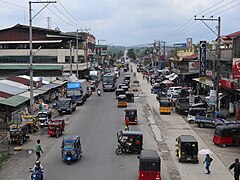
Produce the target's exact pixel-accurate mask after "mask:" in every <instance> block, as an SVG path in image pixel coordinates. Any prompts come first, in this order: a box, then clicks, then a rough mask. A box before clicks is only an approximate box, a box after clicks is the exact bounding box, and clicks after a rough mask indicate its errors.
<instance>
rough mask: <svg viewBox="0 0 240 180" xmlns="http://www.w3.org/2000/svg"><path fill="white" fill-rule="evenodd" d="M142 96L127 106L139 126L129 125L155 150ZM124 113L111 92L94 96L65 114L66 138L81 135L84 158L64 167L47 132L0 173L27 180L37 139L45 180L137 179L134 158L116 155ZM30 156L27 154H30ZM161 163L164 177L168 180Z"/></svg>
mask: <svg viewBox="0 0 240 180" xmlns="http://www.w3.org/2000/svg"><path fill="white" fill-rule="evenodd" d="M144 102H146V100H145V97H140V98H136V102H135V103H131V104H129V106H130V107H136V108H137V109H138V111H139V121H140V122H139V125H137V126H130V129H132V130H141V131H142V132H143V133H144V147H145V149H157V148H158V147H157V144H156V142H155V140H154V138H153V134H152V131H151V128H150V127H149V126H148V121H147V118H146V117H145V113H144V108H145V103H144ZM123 116H124V112H123V109H121V108H117V101H116V99H115V96H114V93H111V92H109V93H107V92H106V93H102V96H100V97H98V96H97V95H96V94H95V93H94V94H93V95H92V96H91V97H90V98H89V99H88V100H87V102H86V103H85V104H84V105H83V106H81V107H77V110H76V112H74V113H73V114H72V115H71V116H70V115H65V118H66V119H67V121H66V123H67V129H66V133H65V135H73V134H79V135H80V136H81V142H82V148H83V157H82V159H81V160H80V161H77V162H75V163H73V164H72V165H70V166H69V165H67V164H66V163H64V162H63V161H62V159H61V150H60V146H61V140H62V137H60V138H55V137H49V136H48V135H47V132H46V130H43V131H42V132H39V133H38V134H37V135H33V136H32V137H31V139H32V140H31V141H29V142H27V143H26V144H24V145H23V151H21V152H18V153H17V154H16V155H15V156H13V157H12V159H11V161H10V162H9V163H7V164H6V166H5V167H4V168H3V169H2V170H1V171H0V177H1V179H3V180H5V179H6V180H22V179H30V173H29V172H28V168H29V167H31V166H32V165H33V163H34V160H35V155H34V151H33V149H34V147H35V142H36V139H38V138H40V139H41V141H42V147H43V150H44V154H43V156H42V158H41V162H42V164H43V167H44V169H45V174H44V176H45V179H50V180H53V179H57V180H66V179H67V180H71V179H74V180H75V179H83V180H112V179H119V180H120V179H121V180H131V179H132V180H133V179H137V177H138V160H137V155H126V154H125V155H121V156H117V155H116V154H115V148H116V145H117V137H116V133H117V132H118V131H119V130H121V129H123V127H124V121H123ZM31 151H32V153H30V154H29V152H31ZM164 163H165V162H164V161H163V170H164V173H163V177H164V179H168V174H167V173H166V172H167V171H166V170H165V169H166V168H165V167H166V166H164ZM10 172H11V173H10Z"/></svg>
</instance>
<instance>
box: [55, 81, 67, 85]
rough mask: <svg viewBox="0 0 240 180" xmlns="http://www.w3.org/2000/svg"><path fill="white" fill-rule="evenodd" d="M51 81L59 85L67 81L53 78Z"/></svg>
mask: <svg viewBox="0 0 240 180" xmlns="http://www.w3.org/2000/svg"><path fill="white" fill-rule="evenodd" d="M52 83H54V84H59V85H63V84H65V83H67V81H60V80H55V81H53V82H52Z"/></svg>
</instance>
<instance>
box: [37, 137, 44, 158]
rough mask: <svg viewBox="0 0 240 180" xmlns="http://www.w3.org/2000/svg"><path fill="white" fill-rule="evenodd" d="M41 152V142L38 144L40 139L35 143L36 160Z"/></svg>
mask: <svg viewBox="0 0 240 180" xmlns="http://www.w3.org/2000/svg"><path fill="white" fill-rule="evenodd" d="M41 152H42V153H43V150H42V148H41V144H40V139H38V140H37V144H36V155H37V161H38V160H39V159H40V157H41Z"/></svg>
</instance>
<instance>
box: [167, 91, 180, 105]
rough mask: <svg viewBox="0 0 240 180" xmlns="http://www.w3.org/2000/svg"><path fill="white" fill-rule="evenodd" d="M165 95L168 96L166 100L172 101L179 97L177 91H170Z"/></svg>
mask: <svg viewBox="0 0 240 180" xmlns="http://www.w3.org/2000/svg"><path fill="white" fill-rule="evenodd" d="M167 96H168V100H169V101H170V102H174V103H175V102H176V101H177V98H180V95H179V94H178V93H171V94H170V95H167Z"/></svg>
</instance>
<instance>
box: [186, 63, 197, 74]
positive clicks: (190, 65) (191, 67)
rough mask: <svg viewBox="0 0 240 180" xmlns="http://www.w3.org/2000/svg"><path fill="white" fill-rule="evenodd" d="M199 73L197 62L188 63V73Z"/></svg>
mask: <svg viewBox="0 0 240 180" xmlns="http://www.w3.org/2000/svg"><path fill="white" fill-rule="evenodd" d="M198 71H199V62H198V61H195V62H189V63H188V72H198Z"/></svg>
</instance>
